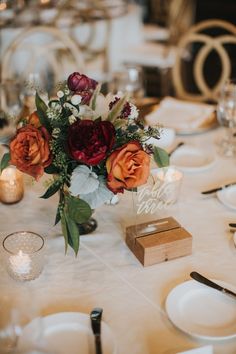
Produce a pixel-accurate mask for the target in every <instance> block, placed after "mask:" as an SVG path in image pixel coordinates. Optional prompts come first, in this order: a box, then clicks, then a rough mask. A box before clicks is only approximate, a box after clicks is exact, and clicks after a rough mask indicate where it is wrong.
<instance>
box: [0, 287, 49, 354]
mask: <svg viewBox="0 0 236 354" xmlns="http://www.w3.org/2000/svg"><path fill="white" fill-rule="evenodd" d="M32 298H34V291H33V290H32V289H31V288H30V287H27V286H25V285H24V286H22V287H21V288H20V289H19V288H18V289H17V290H16V292H15V293H14V292H13V290H12V291H7V292H4V291H3V292H1V294H0V353H1V354H18V353H19V354H23V353H24V354H25V353H31V352H32V353H33V352H35V353H36V351H37V353H41V352H42V353H44V352H46V351H45V350H44V348H45V344H46V343H45V339H44V328H43V319H42V317H40V316H39V311H38V308H37V307H36V305H35V304H34V302H33V301H32ZM32 320H34V328H33V329H34V331H33V332H32V333H31V335H30V338H27V342H24V341H21V335H22V333H23V331H24V326H25V325H26V324H27V323H29V322H31V321H32Z"/></svg>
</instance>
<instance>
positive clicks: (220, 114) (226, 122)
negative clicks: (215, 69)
mask: <svg viewBox="0 0 236 354" xmlns="http://www.w3.org/2000/svg"><path fill="white" fill-rule="evenodd" d="M217 119H218V122H219V123H220V125H221V126H223V127H225V128H226V133H225V136H224V137H223V139H222V140H221V141H220V143H219V146H220V153H221V154H222V155H224V156H227V157H232V156H235V155H236V136H235V131H236V79H229V80H227V81H226V82H225V84H224V85H223V87H222V89H221V92H220V97H219V100H218V104H217Z"/></svg>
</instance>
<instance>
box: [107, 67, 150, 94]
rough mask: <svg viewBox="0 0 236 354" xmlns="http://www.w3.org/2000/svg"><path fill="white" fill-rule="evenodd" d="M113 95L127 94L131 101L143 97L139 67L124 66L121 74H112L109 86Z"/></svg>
mask: <svg viewBox="0 0 236 354" xmlns="http://www.w3.org/2000/svg"><path fill="white" fill-rule="evenodd" d="M110 90H111V91H112V92H113V93H116V92H118V91H122V92H124V93H125V92H127V93H128V94H129V96H130V98H131V99H133V100H135V99H139V98H142V97H143V96H144V80H143V70H142V67H141V66H139V65H131V64H130V65H128V64H127V65H125V67H124V70H123V71H121V72H115V73H113V78H112V81H111V84H110Z"/></svg>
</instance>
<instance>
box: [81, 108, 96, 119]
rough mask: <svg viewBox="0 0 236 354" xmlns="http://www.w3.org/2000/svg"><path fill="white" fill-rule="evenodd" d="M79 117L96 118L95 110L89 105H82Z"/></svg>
mask: <svg viewBox="0 0 236 354" xmlns="http://www.w3.org/2000/svg"><path fill="white" fill-rule="evenodd" d="M79 117H80V118H82V119H94V111H93V110H92V108H90V107H89V106H87V105H82V106H80V108H79Z"/></svg>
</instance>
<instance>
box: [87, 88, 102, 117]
mask: <svg viewBox="0 0 236 354" xmlns="http://www.w3.org/2000/svg"><path fill="white" fill-rule="evenodd" d="M100 91H101V84H98V85H97V87H96V89H95V90H94V92H93V95H92V98H91V100H90V104H89V106H90V108H92V110H93V111H95V109H96V100H97V96H98V95H99V92H100Z"/></svg>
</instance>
